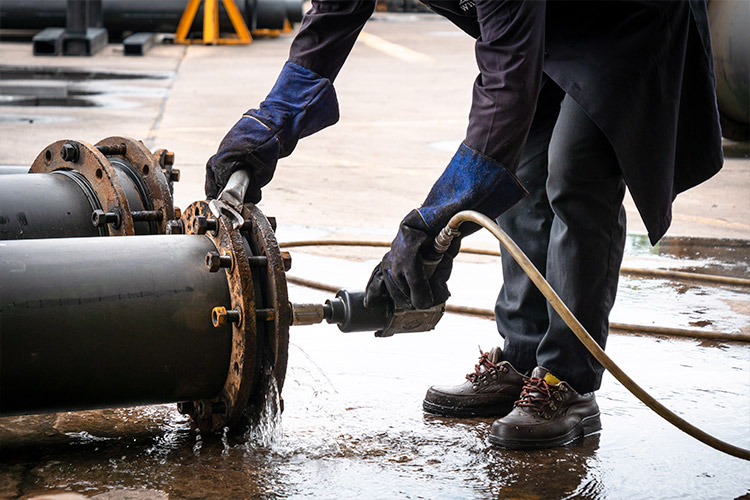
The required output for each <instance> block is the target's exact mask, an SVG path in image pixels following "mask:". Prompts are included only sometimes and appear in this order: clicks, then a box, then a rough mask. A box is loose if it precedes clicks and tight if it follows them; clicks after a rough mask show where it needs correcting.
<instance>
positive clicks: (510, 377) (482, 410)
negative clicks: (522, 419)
mask: <svg viewBox="0 0 750 500" xmlns="http://www.w3.org/2000/svg"><path fill="white" fill-rule="evenodd" d="M479 353H480V354H481V356H480V357H479V362H478V363H477V364H476V365H475V366H474V372H473V373H469V374H468V375H466V382H464V383H463V384H460V385H454V386H433V387H430V388H429V389H428V390H427V395H426V396H425V398H424V403H423V404H422V407H423V408H424V411H426V412H427V413H431V414H434V415H440V416H443V417H501V416H503V415H506V414H507V413H508V412H509V411H510V410H511V409H512V408H513V402H514V401H515V400H517V399H518V395H519V394H520V393H521V389H522V388H523V379H524V376H523V375H521V374H520V373H518V372H517V371H516V369H515V368H513V366H512V365H511V364H510V363H508V362H507V361H500V360H501V359H502V356H503V351H502V349H500V348H499V347H495V348H493V349H492V350H490V352H482V350H481V349H480V350H479Z"/></svg>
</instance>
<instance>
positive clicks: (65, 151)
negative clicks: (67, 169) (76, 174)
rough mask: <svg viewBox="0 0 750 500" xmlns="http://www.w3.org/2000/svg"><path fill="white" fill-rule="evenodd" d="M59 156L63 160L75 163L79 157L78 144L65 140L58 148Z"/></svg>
mask: <svg viewBox="0 0 750 500" xmlns="http://www.w3.org/2000/svg"><path fill="white" fill-rule="evenodd" d="M60 157H61V158H62V159H63V160H64V161H69V162H72V163H76V162H77V161H78V159H79V157H80V151H79V149H78V145H77V144H74V143H72V142H67V143H65V144H63V145H62V147H61V148H60Z"/></svg>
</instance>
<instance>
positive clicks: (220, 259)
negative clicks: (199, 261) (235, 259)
mask: <svg viewBox="0 0 750 500" xmlns="http://www.w3.org/2000/svg"><path fill="white" fill-rule="evenodd" d="M206 267H207V268H208V271H209V272H212V273H215V272H218V271H219V269H231V268H232V254H231V253H229V254H227V255H219V252H208V253H207V254H206Z"/></svg>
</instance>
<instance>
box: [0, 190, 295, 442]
mask: <svg viewBox="0 0 750 500" xmlns="http://www.w3.org/2000/svg"><path fill="white" fill-rule="evenodd" d="M49 178H53V179H55V182H57V181H59V180H60V179H64V177H59V178H58V176H50V177H49ZM49 178H47V179H49ZM81 203H82V204H83V203H84V201H82V202H81ZM242 215H243V217H244V219H245V221H246V223H245V224H244V225H243V226H242V227H240V228H234V227H233V225H232V221H229V220H228V219H226V218H225V217H220V218H218V219H217V218H215V217H214V215H213V214H212V213H211V211H210V209H209V207H208V205H207V203H206V202H196V203H194V204H192V205H191V206H190V207H188V208H187V209H186V211H185V213H184V214H183V215H182V219H181V220H180V221H179V225H178V227H179V229H180V231H182V232H184V233H185V234H182V235H180V234H169V235H152V236H133V237H128V238H60V239H55V240H53V239H37V240H33V239H27V240H10V241H0V416H4V415H18V414H28V413H40V412H54V411H72V410H84V409H94V408H103V407H121V406H131V405H142V404H156V403H170V402H179V403H180V405H179V408H180V411H182V412H183V413H187V414H189V415H190V416H191V418H192V419H193V422H194V425H195V427H197V428H199V429H201V430H208V431H217V430H221V429H223V428H224V427H233V428H234V427H239V428H241V427H242V426H243V425H244V424H245V423H246V422H247V421H250V420H252V419H253V418H254V417H255V416H257V415H258V414H259V412H260V408H262V403H263V401H264V396H265V393H266V392H265V391H266V390H267V388H268V387H269V386H270V379H271V378H273V379H274V380H275V381H276V384H277V387H278V388H279V391H280V390H281V387H282V386H283V382H284V378H285V374H286V362H287V347H288V341H289V334H288V329H289V325H290V323H291V312H290V305H289V301H288V298H287V293H286V279H285V269H286V267H287V266H286V263H285V262H284V258H283V256H282V255H281V252H280V250H279V248H278V244H277V243H276V239H275V236H274V234H273V228H272V226H271V224H270V222H269V221H268V220H267V219H266V218H265V217H264V216H263V214H262V213H261V212H260V211H259V210H258V209H257V208H255V207H254V206H246V207H245V208H244V209H243V213H242ZM175 232H177V231H175Z"/></svg>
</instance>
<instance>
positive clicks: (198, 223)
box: [193, 215, 208, 234]
mask: <svg viewBox="0 0 750 500" xmlns="http://www.w3.org/2000/svg"><path fill="white" fill-rule="evenodd" d="M206 231H208V219H207V218H206V216H205V215H197V216H196V217H195V219H193V232H194V233H197V234H206Z"/></svg>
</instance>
